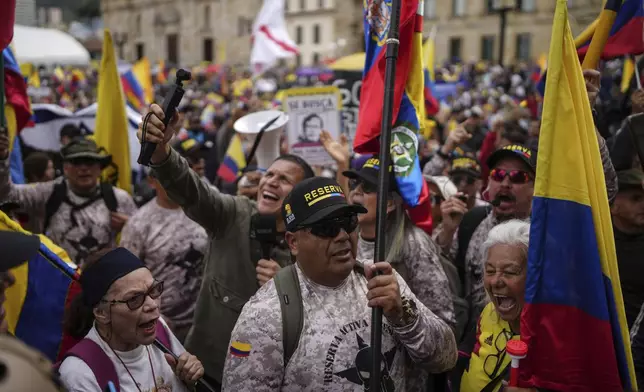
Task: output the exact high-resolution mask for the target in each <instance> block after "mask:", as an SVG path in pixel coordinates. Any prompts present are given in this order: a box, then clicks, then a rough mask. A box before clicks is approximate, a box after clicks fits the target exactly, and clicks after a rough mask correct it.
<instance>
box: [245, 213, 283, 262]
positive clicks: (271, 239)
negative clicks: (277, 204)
mask: <svg viewBox="0 0 644 392" xmlns="http://www.w3.org/2000/svg"><path fill="white" fill-rule="evenodd" d="M251 224H252V227H253V234H254V235H253V236H254V238H255V239H256V240H257V241H259V243H260V244H261V245H262V259H266V260H269V259H270V258H271V248H272V247H273V245H275V243H276V242H277V219H276V218H275V216H274V215H260V214H255V215H254V216H253V218H252V221H251Z"/></svg>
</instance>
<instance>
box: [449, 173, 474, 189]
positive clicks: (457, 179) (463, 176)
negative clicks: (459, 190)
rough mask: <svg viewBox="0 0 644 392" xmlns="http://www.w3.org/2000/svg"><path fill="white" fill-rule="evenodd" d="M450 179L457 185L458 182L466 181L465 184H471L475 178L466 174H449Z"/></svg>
mask: <svg viewBox="0 0 644 392" xmlns="http://www.w3.org/2000/svg"><path fill="white" fill-rule="evenodd" d="M450 179H451V180H452V182H453V183H454V184H455V185H457V186H458V185H459V184H461V183H463V182H466V183H467V185H472V184H474V182H475V181H476V178H474V177H472V176H468V175H466V174H456V175H453V176H451V177H450Z"/></svg>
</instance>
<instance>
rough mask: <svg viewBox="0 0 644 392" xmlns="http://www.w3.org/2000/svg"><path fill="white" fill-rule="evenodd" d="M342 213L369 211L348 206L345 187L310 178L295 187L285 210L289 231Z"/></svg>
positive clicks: (284, 206) (285, 220) (321, 179)
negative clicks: (343, 188)
mask: <svg viewBox="0 0 644 392" xmlns="http://www.w3.org/2000/svg"><path fill="white" fill-rule="evenodd" d="M340 212H346V213H353V214H364V213H366V212H367V209H366V208H364V207H362V206H358V205H350V204H349V203H347V198H346V196H345V195H344V191H343V190H342V187H341V186H340V185H339V184H338V183H337V182H336V181H335V180H333V179H330V178H325V177H313V178H308V179H306V180H304V181H302V182H300V183H299V184H297V185H295V187H294V188H293V190H292V191H291V193H289V194H288V196H287V197H286V199H285V200H284V205H283V207H282V215H283V217H284V222H285V223H286V230H287V231H291V232H292V231H296V230H297V229H298V228H301V227H306V226H308V225H311V224H313V223H316V222H319V221H321V220H323V219H324V218H327V217H329V216H332V215H334V214H337V213H340Z"/></svg>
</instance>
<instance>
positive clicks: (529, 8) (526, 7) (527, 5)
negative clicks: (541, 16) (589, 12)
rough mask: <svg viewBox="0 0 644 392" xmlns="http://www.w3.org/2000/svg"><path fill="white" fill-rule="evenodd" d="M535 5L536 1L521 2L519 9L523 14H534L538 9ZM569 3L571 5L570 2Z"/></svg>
mask: <svg viewBox="0 0 644 392" xmlns="http://www.w3.org/2000/svg"><path fill="white" fill-rule="evenodd" d="M535 3H536V2H535V0H519V4H518V6H519V7H518V8H519V9H520V10H521V11H522V12H534V11H535V9H536V4H535ZM568 3H570V0H568Z"/></svg>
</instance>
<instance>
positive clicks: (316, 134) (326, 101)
mask: <svg viewBox="0 0 644 392" xmlns="http://www.w3.org/2000/svg"><path fill="white" fill-rule="evenodd" d="M283 108H284V111H285V112H286V113H287V114H288V117H289V121H288V124H287V125H286V136H287V140H288V146H289V151H290V152H291V153H292V154H295V155H298V156H300V157H302V158H304V159H306V161H307V162H309V163H310V164H312V165H320V166H323V165H331V164H333V163H334V161H333V159H332V158H331V157H330V156H329V154H327V153H326V151H325V150H324V147H323V146H322V144H321V143H320V132H321V131H322V130H326V131H328V132H329V133H330V134H331V137H333V138H334V139H336V140H338V139H339V137H340V132H341V131H340V128H341V125H340V110H341V108H342V100H341V98H340V91H339V90H338V88H337V87H332V86H328V87H313V88H293V89H289V90H286V91H285V98H284V103H283Z"/></svg>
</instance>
